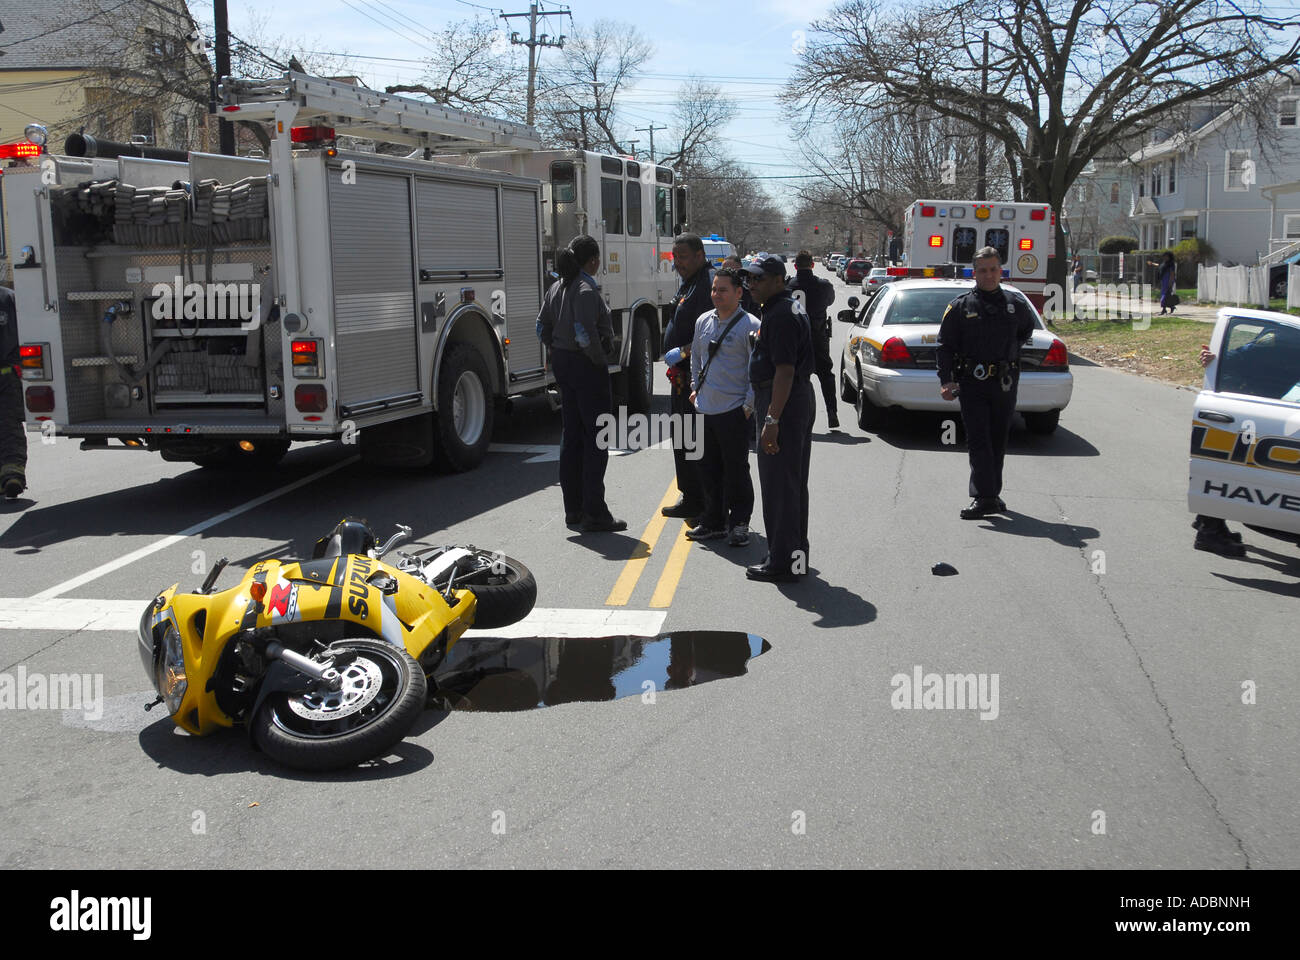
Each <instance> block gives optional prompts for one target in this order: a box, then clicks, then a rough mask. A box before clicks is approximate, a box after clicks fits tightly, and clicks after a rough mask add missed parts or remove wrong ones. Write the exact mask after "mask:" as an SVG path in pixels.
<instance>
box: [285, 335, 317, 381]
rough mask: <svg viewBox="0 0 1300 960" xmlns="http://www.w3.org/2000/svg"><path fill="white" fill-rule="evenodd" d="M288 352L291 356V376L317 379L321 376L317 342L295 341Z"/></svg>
mask: <svg viewBox="0 0 1300 960" xmlns="http://www.w3.org/2000/svg"><path fill="white" fill-rule="evenodd" d="M289 351H290V353H291V354H292V355H293V375H294V376H295V377H319V376H320V375H321V365H320V341H319V340H295V341H293V343H292V344H291V345H290V347H289Z"/></svg>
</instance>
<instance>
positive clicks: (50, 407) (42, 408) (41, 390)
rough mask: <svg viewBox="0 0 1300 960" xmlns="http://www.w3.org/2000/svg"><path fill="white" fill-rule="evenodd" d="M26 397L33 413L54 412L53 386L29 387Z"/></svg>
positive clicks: (28, 407)
mask: <svg viewBox="0 0 1300 960" xmlns="http://www.w3.org/2000/svg"><path fill="white" fill-rule="evenodd" d="M26 397H27V409H28V410H29V411H31V412H32V413H53V412H54V388H53V387H28V388H27V394H26Z"/></svg>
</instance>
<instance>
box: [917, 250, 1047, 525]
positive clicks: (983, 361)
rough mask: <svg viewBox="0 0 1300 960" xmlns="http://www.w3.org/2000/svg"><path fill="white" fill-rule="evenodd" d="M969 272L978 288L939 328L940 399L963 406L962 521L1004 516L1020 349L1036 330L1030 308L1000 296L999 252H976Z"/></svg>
mask: <svg viewBox="0 0 1300 960" xmlns="http://www.w3.org/2000/svg"><path fill="white" fill-rule="evenodd" d="M974 267H975V289H974V290H972V291H970V292H969V293H966V294H963V295H962V296H960V297H958V298H957V299H956V300H954V301H953V302H952V303H950V304H948V309H947V310H945V311H944V314H943V322H942V323H941V324H940V326H939V349H938V364H939V383H940V384H941V385H942V386H941V387H940V394H941V395H942V396H943V398H944V399H945V400H951V399H953V398H954V397H956V398H957V400H958V401H959V402H960V403H961V419H962V423H963V424H964V425H965V427H966V447H967V450H968V452H969V455H970V495H971V497H972V500H971V502H970V506H968V507H967V508H966V509H965V510H963V511H962V512H961V517H962V519H963V520H975V519H978V518H980V517H985V516H988V515H989V514H990V513H1005V512H1006V509H1007V505H1006V504H1005V503H1004V502H1003V501H1002V497H1001V493H1002V463H1003V461H1004V460H1005V459H1006V454H1007V435H1008V434H1009V433H1010V432H1011V418H1012V417H1013V416H1014V415H1015V412H1016V392H1017V390H1018V388H1019V385H1020V345H1021V344H1022V343H1024V342H1025V341H1026V340H1028V339H1029V338H1030V337H1031V336H1032V335H1033V332H1034V327H1035V326H1036V324H1035V322H1034V317H1033V310H1032V309H1031V308H1030V306H1029V304H1028V303H1027V302H1026V301H1025V300H1023V299H1022V298H1020V297H1017V296H1010V295H1008V294H1007V293H1006V292H1005V291H1004V290H1003V289H1002V286H1001V283H1000V282H999V281H1000V280H1001V277H1002V258H1001V257H999V256H998V252H997V251H996V250H994V249H993V248H992V247H984V248H983V249H981V250H979V251H978V252H977V253H976V254H975V261H974Z"/></svg>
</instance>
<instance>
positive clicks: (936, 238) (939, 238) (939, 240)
mask: <svg viewBox="0 0 1300 960" xmlns="http://www.w3.org/2000/svg"><path fill="white" fill-rule="evenodd" d="M930 246H932V247H942V246H943V234H941V233H932V234H930Z"/></svg>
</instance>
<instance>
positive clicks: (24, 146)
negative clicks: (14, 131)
mask: <svg viewBox="0 0 1300 960" xmlns="http://www.w3.org/2000/svg"><path fill="white" fill-rule="evenodd" d="M44 149H45V148H44V147H42V146H41V145H40V144H38V143H3V144H0V160H22V159H25V158H27V157H39V156H40V155H41V152H42V151H43V150H44Z"/></svg>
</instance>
